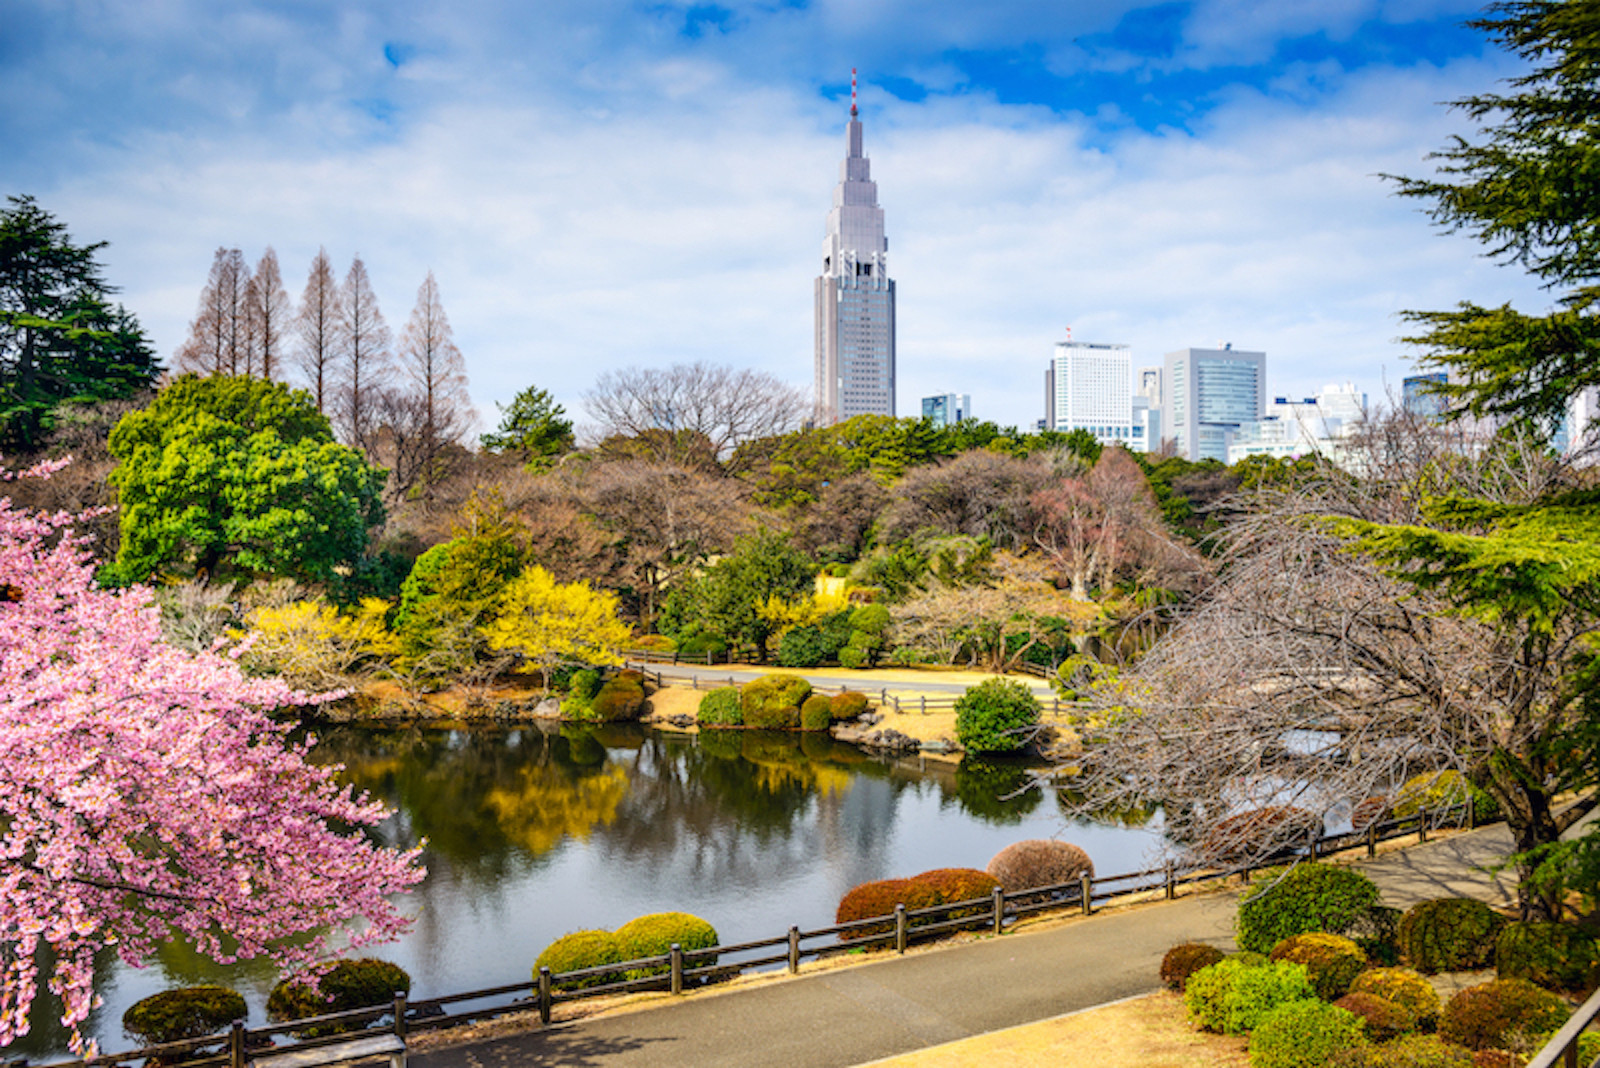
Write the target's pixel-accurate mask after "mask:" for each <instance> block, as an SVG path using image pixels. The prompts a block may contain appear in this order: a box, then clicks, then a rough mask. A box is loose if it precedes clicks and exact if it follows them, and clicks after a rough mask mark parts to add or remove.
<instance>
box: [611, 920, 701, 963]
mask: <svg viewBox="0 0 1600 1068" xmlns="http://www.w3.org/2000/svg"><path fill="white" fill-rule="evenodd" d="M614 937H615V938H616V940H617V952H619V953H621V954H622V957H621V959H622V960H625V961H629V960H644V959H645V958H647V957H661V956H665V955H666V954H667V953H669V952H671V951H672V944H673V943H674V942H676V943H677V944H678V945H679V946H680V947H682V949H683V951H684V952H685V953H687V952H689V951H690V950H694V949H710V948H711V947H712V946H714V945H716V944H717V929H716V928H715V927H713V926H711V925H710V924H709V923H707V922H706V921H705V920H702V919H701V918H700V917H698V916H691V915H690V914H689V913H687V912H652V913H651V914H650V915H648V916H640V917H639V918H638V919H636V920H629V921H628V922H627V923H625V924H623V925H622V926H621V927H618V928H617V933H616V935H615V936H614ZM716 961H717V958H716V957H715V956H706V957H697V958H696V959H695V960H694V961H693V962H692V966H693V967H696V968H699V967H703V966H705V965H707V964H715V963H716ZM669 970H670V966H669V965H667V964H657V965H651V966H650V967H646V968H632V969H629V971H628V978H629V979H643V978H645V977H646V976H651V975H666V974H667V972H668V971H669Z"/></svg>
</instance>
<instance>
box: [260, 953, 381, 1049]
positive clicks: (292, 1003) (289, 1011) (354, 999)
mask: <svg viewBox="0 0 1600 1068" xmlns="http://www.w3.org/2000/svg"><path fill="white" fill-rule="evenodd" d="M396 992H401V993H407V994H409V993H410V992H411V976H409V975H407V974H406V970H405V969H404V968H402V967H400V966H399V965H398V964H391V963H389V962H388V961H386V960H375V959H373V958H372V957H359V958H357V959H355V960H342V961H339V962H338V963H337V964H335V965H334V966H333V967H332V968H329V969H328V970H327V971H325V972H323V973H322V975H321V976H320V977H319V978H317V979H313V980H311V981H310V982H306V981H303V980H300V979H285V980H283V981H281V982H280V983H278V985H277V986H274V987H273V988H272V992H271V993H270V994H268V995H267V1019H269V1020H271V1021H272V1022H273V1023H283V1022H284V1021H287V1020H303V1019H305V1018H306V1017H308V1016H323V1015H326V1014H328V1013H332V1012H345V1011H347V1010H350V1009H365V1008H370V1007H371V1006H374V1005H383V1004H387V1003H388V1002H389V1001H391V1000H393V998H394V995H395V993H396ZM340 1030H348V1027H347V1026H331V1027H326V1028H313V1029H311V1030H310V1031H307V1032H306V1034H312V1033H321V1034H332V1033H336V1032H338V1031H340Z"/></svg>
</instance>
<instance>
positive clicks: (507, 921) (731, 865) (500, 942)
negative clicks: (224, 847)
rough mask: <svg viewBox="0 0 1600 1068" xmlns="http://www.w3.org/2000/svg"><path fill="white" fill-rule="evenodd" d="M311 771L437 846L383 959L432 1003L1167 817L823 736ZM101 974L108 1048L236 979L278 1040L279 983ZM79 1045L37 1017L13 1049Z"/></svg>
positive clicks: (651, 739)
mask: <svg viewBox="0 0 1600 1068" xmlns="http://www.w3.org/2000/svg"><path fill="white" fill-rule="evenodd" d="M314 753H315V755H316V757H317V758H318V759H321V760H326V761H338V762H341V763H343V764H344V765H345V766H346V773H345V774H346V777H347V778H348V779H349V780H350V781H352V782H354V783H356V784H357V785H359V786H361V787H362V788H364V789H366V790H368V791H370V792H371V793H372V794H374V795H375V796H377V797H379V798H381V799H383V800H384V801H385V802H387V803H388V804H389V805H391V806H392V807H394V808H395V809H396V813H395V815H394V816H393V817H392V818H391V819H389V820H388V821H386V822H385V823H384V824H383V825H381V826H380V827H379V828H378V829H377V833H378V835H379V836H380V837H381V838H383V839H384V840H385V841H386V842H387V843H389V844H393V845H411V844H414V843H416V842H417V841H419V840H423V839H426V842H427V846H426V850H425V862H426V864H427V866H428V877H427V879H426V880H425V881H424V882H423V883H422V884H421V885H420V886H419V887H418V888H417V889H416V891H415V892H414V893H412V894H411V895H410V896H409V898H408V899H407V907H408V909H409V911H411V912H412V913H414V914H415V915H416V924H415V926H414V928H413V930H412V932H411V933H410V935H408V936H407V937H406V938H405V939H404V940H403V941H401V942H398V943H394V944H390V945H385V946H381V947H376V948H375V950H374V955H376V956H381V957H384V958H386V959H389V960H393V961H395V962H396V963H398V964H400V965H401V966H402V967H404V968H405V969H406V970H407V971H409V972H410V973H411V975H412V977H413V981H414V986H413V990H412V993H413V995H414V996H416V997H427V996H429V995H435V994H443V993H450V992H455V991H463V990H470V989H478V988H483V987H488V986H492V985H496V984H501V983H511V982H517V981H521V980H523V979H526V978H527V977H528V975H529V971H530V969H531V967H532V965H533V961H534V959H535V958H536V957H537V956H538V954H539V952H540V950H542V949H543V948H544V947H545V946H546V945H548V944H549V942H550V941H551V940H553V939H554V938H556V937H558V936H560V935H562V934H564V933H566V932H568V931H573V930H578V929H581V928H588V927H606V928H615V927H617V926H620V925H621V924H623V923H626V922H627V921H628V920H631V919H633V918H634V917H636V916H639V915H642V914H644V913H648V912H658V911H667V910H682V911H686V912H692V913H695V914H696V915H699V916H703V917H704V918H706V919H707V920H710V921H711V923H712V924H713V925H715V927H716V928H717V931H718V933H719V934H720V935H721V937H722V939H723V941H724V942H737V941H746V940H753V939H757V938H764V937H771V936H776V935H780V934H782V933H783V932H784V931H785V930H786V929H787V928H788V927H789V925H790V924H797V925H799V926H800V927H802V928H804V929H810V928H816V927H824V926H828V925H830V924H831V923H832V922H833V914H834V908H835V906H836V905H837V904H838V901H839V898H840V897H841V896H842V895H843V894H844V892H845V891H846V890H848V889H850V887H852V886H854V885H856V884H857V883H860V882H864V881H866V880H869V879H879V878H886V877H889V876H901V875H912V874H915V873H916V872H919V871H924V870H926V869H929V868H938V867H975V868H982V867H983V866H984V865H985V864H987V863H988V861H989V858H990V857H992V856H993V855H994V854H995V853H997V852H998V851H999V850H1000V849H1002V848H1004V847H1005V846H1007V845H1009V844H1011V843H1012V842H1014V841H1017V840H1020V839H1023V838H1037V837H1061V838H1063V839H1064V840H1068V841H1072V842H1076V843H1077V844H1079V845H1081V846H1083V847H1084V848H1085V849H1087V850H1088V851H1089V854H1090V856H1091V857H1092V858H1093V859H1094V862H1095V865H1096V867H1097V868H1098V869H1099V870H1100V871H1101V872H1103V873H1108V874H1109V873H1115V872H1121V871H1130V870H1134V869H1137V868H1140V867H1142V866H1144V865H1145V863H1146V862H1147V861H1148V859H1149V857H1150V855H1152V854H1153V852H1154V850H1155V849H1156V848H1158V847H1159V842H1160V832H1159V828H1158V827H1157V826H1155V823H1157V822H1158V821H1152V813H1150V812H1138V811H1135V812H1127V813H1118V814H1116V816H1115V817H1114V818H1108V819H1107V820H1106V821H1105V822H1103V823H1087V822H1076V823H1073V824H1069V823H1068V822H1067V821H1066V820H1065V818H1064V817H1063V816H1062V814H1061V809H1060V808H1059V807H1058V801H1057V799H1056V798H1055V797H1052V796H1048V792H1047V791H1045V790H1041V789H1040V788H1038V787H1037V786H1033V787H1027V782H1028V779H1027V776H1026V771H1025V769H1023V768H1022V767H1020V766H1016V765H987V766H979V765H973V764H967V765H963V766H962V767H960V768H957V767H955V766H953V765H951V764H947V763H937V762H934V761H932V760H929V761H926V762H924V761H923V760H921V759H920V758H916V757H913V758H909V759H901V760H890V759H886V758H875V757H871V756H868V755H866V754H864V753H863V752H862V751H861V750H859V749H856V748H854V747H852V746H847V745H841V744H839V743H836V742H834V741H833V740H832V739H831V738H828V737H826V736H813V735H796V734H783V733H766V732H754V731H727V732H715V731H707V732H704V733H702V734H701V735H699V736H698V737H696V736H690V735H682V734H675V733H668V732H658V731H652V730H647V729H644V728H641V727H637V726H626V727H616V726H610V727H570V726H569V727H562V728H560V729H557V728H556V727H554V726H553V725H552V726H549V727H526V728H522V729H516V730H489V729H474V730H444V729H427V728H412V729H404V730H377V729H369V728H355V727H344V728H337V729H333V730H329V731H327V732H326V733H324V734H322V735H321V736H320V740H319V742H318V744H317V747H316V749H315V750H314ZM1019 791H1020V792H1019ZM101 974H102V977H103V978H102V981H101V983H100V989H101V991H102V993H103V995H104V996H105V998H106V1005H105V1006H104V1008H102V1009H101V1010H99V1011H98V1012H97V1013H96V1018H95V1026H94V1027H93V1031H94V1033H95V1034H96V1036H97V1037H98V1038H100V1039H101V1041H102V1042H103V1043H104V1044H105V1046H106V1048H108V1049H120V1048H122V1047H123V1046H124V1044H125V1043H124V1041H123V1039H122V1036H121V1034H120V1020H121V1016H122V1012H123V1011H124V1010H125V1009H126V1008H127V1006H129V1005H131V1004H132V1003H133V1002H134V1001H136V1000H138V999H139V998H141V997H144V996H146V995H148V994H151V993H155V992H157V991H159V990H162V989H167V988H169V987H172V986H178V985H183V984H190V983H196V982H202V981H204V982H225V983H228V984H230V985H233V986H234V987H235V988H236V989H238V990H239V991H240V992H241V993H243V994H244V995H245V997H246V1000H247V1001H248V1002H249V1003H250V1006H251V1014H252V1020H253V1021H254V1022H260V1021H262V1019H263V1018H264V1017H263V1015H262V1005H263V1004H264V1002H265V998H266V992H267V990H268V989H270V987H271V985H272V983H273V981H274V980H275V978H276V976H275V974H274V973H273V971H272V969H271V968H270V967H269V966H266V965H263V964H261V963H260V962H255V963H250V964H244V965H239V966H235V967H226V968H225V967H219V966H217V965H215V964H212V963H210V962H209V961H206V960H204V959H202V958H200V957H198V956H197V955H195V954H193V953H192V952H190V951H188V950H187V949H185V948H184V947H181V946H173V947H168V948H167V950H166V951H164V952H163V953H162V955H161V959H160V961H159V962H158V964H157V966H154V967H151V968H146V969H143V970H133V969H128V968H125V967H122V966H121V965H118V964H115V963H113V962H109V961H108V962H106V965H105V967H104V968H103V970H102V973H101ZM50 1000H53V999H49V998H45V997H41V998H40V1008H41V1009H42V1008H43V1005H44V1003H45V1002H46V1001H50ZM64 1048H65V1042H64V1038H63V1037H62V1036H61V1034H60V1030H59V1028H58V1027H56V1026H53V1025H52V1022H51V1018H50V1017H49V1014H48V1013H46V1012H43V1011H40V1012H36V1013H35V1033H34V1034H33V1035H30V1036H29V1037H28V1038H27V1039H25V1040H23V1042H21V1043H18V1044H17V1046H16V1047H14V1048H13V1050H11V1052H28V1053H32V1054H34V1055H39V1054H44V1053H46V1052H59V1051H61V1050H63V1049H64Z"/></svg>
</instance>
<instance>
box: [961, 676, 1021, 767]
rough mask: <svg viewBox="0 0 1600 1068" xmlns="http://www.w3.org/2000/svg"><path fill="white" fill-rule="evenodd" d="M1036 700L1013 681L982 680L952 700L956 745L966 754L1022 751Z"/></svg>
mask: <svg viewBox="0 0 1600 1068" xmlns="http://www.w3.org/2000/svg"><path fill="white" fill-rule="evenodd" d="M1038 723H1039V699H1038V698H1037V697H1035V696H1033V691H1031V690H1029V689H1028V688H1027V687H1026V686H1024V685H1023V684H1022V683H1020V682H1017V681H1015V680H1014V679H986V680H984V681H983V682H980V683H978V685H976V686H973V687H970V688H969V689H968V690H967V692H966V693H964V694H962V695H961V696H960V697H958V698H957V699H956V741H958V742H960V743H961V748H963V749H965V750H966V751H967V752H969V753H1014V752H1016V751H1018V750H1020V749H1026V748H1027V746H1028V742H1029V740H1030V736H1031V733H1032V728H1034V727H1036V726H1037V725H1038Z"/></svg>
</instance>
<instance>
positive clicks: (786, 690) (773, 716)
mask: <svg viewBox="0 0 1600 1068" xmlns="http://www.w3.org/2000/svg"><path fill="white" fill-rule="evenodd" d="M810 695H811V684H810V683H809V682H807V681H806V680H805V679H802V678H801V677H800V676H798V675H762V676H761V677H760V678H757V679H752V680H751V681H750V682H747V683H745V685H744V688H743V689H741V690H740V691H739V705H740V710H741V711H742V712H743V714H744V725H745V726H746V727H756V728H760V729H764V730H778V731H792V730H794V729H795V728H796V727H798V726H800V706H801V704H803V703H804V702H805V699H806V698H807V697H809V696H810Z"/></svg>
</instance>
